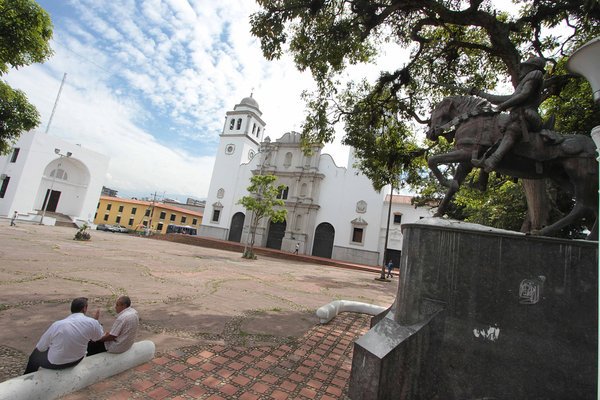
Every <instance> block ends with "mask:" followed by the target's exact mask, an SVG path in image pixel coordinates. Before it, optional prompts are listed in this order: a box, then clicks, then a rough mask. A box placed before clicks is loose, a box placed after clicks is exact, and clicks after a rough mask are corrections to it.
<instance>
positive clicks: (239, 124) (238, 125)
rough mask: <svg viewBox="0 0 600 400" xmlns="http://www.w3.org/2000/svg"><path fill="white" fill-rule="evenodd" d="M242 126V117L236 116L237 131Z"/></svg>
mask: <svg viewBox="0 0 600 400" xmlns="http://www.w3.org/2000/svg"><path fill="white" fill-rule="evenodd" d="M241 128H242V119H241V118H238V120H237V126H236V129H237V130H238V131H239V130H240V129H241Z"/></svg>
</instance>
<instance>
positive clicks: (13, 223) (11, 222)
mask: <svg viewBox="0 0 600 400" xmlns="http://www.w3.org/2000/svg"><path fill="white" fill-rule="evenodd" d="M17 214H18V213H17V212H16V211H15V213H14V214H13V216H12V218H11V219H10V226H17V224H15V220H16V219H17Z"/></svg>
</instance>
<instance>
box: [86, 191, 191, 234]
mask: <svg viewBox="0 0 600 400" xmlns="http://www.w3.org/2000/svg"><path fill="white" fill-rule="evenodd" d="M94 223H95V224H96V225H99V224H107V225H113V224H118V225H123V226H124V227H126V228H128V229H131V230H135V231H142V230H144V229H146V228H150V229H151V230H152V231H155V232H156V233H166V232H167V226H169V225H178V226H189V227H192V228H195V229H198V227H199V226H200V224H201V223H202V213H201V212H197V211H191V210H186V209H185V208H181V207H177V206H173V205H171V204H163V203H152V202H151V201H143V200H133V199H122V198H119V197H108V196H100V201H99V202H98V208H97V210H96V216H95V217H94Z"/></svg>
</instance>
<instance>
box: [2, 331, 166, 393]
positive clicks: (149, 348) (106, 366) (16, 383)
mask: <svg viewBox="0 0 600 400" xmlns="http://www.w3.org/2000/svg"><path fill="white" fill-rule="evenodd" d="M155 350H156V348H155V346H154V342H151V341H150V340H143V341H141V342H137V343H134V344H133V346H131V348H130V349H129V350H127V351H126V352H125V353H121V354H110V353H100V354H96V355H94V356H90V357H85V358H84V359H83V360H81V362H80V363H79V364H77V365H76V366H75V367H73V368H67V369H61V370H52V369H42V368H40V369H39V370H38V371H37V372H34V373H31V374H27V375H23V376H19V377H17V378H13V379H9V380H7V381H4V382H2V383H0V400H9V399H10V400H15V399H19V400H38V399H39V400H51V399H57V398H59V397H61V396H64V395H67V394H69V393H72V392H76V391H78V390H80V389H83V388H85V387H87V386H89V385H92V384H94V383H96V382H99V381H101V380H103V379H106V378H108V377H111V376H113V375H116V374H119V373H121V372H123V371H126V370H128V369H130V368H133V367H136V366H138V365H140V364H143V363H145V362H148V361H150V360H152V358H154V352H155Z"/></svg>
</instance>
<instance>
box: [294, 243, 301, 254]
mask: <svg viewBox="0 0 600 400" xmlns="http://www.w3.org/2000/svg"><path fill="white" fill-rule="evenodd" d="M298 250H300V242H298V243H296V250H294V254H298Z"/></svg>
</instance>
